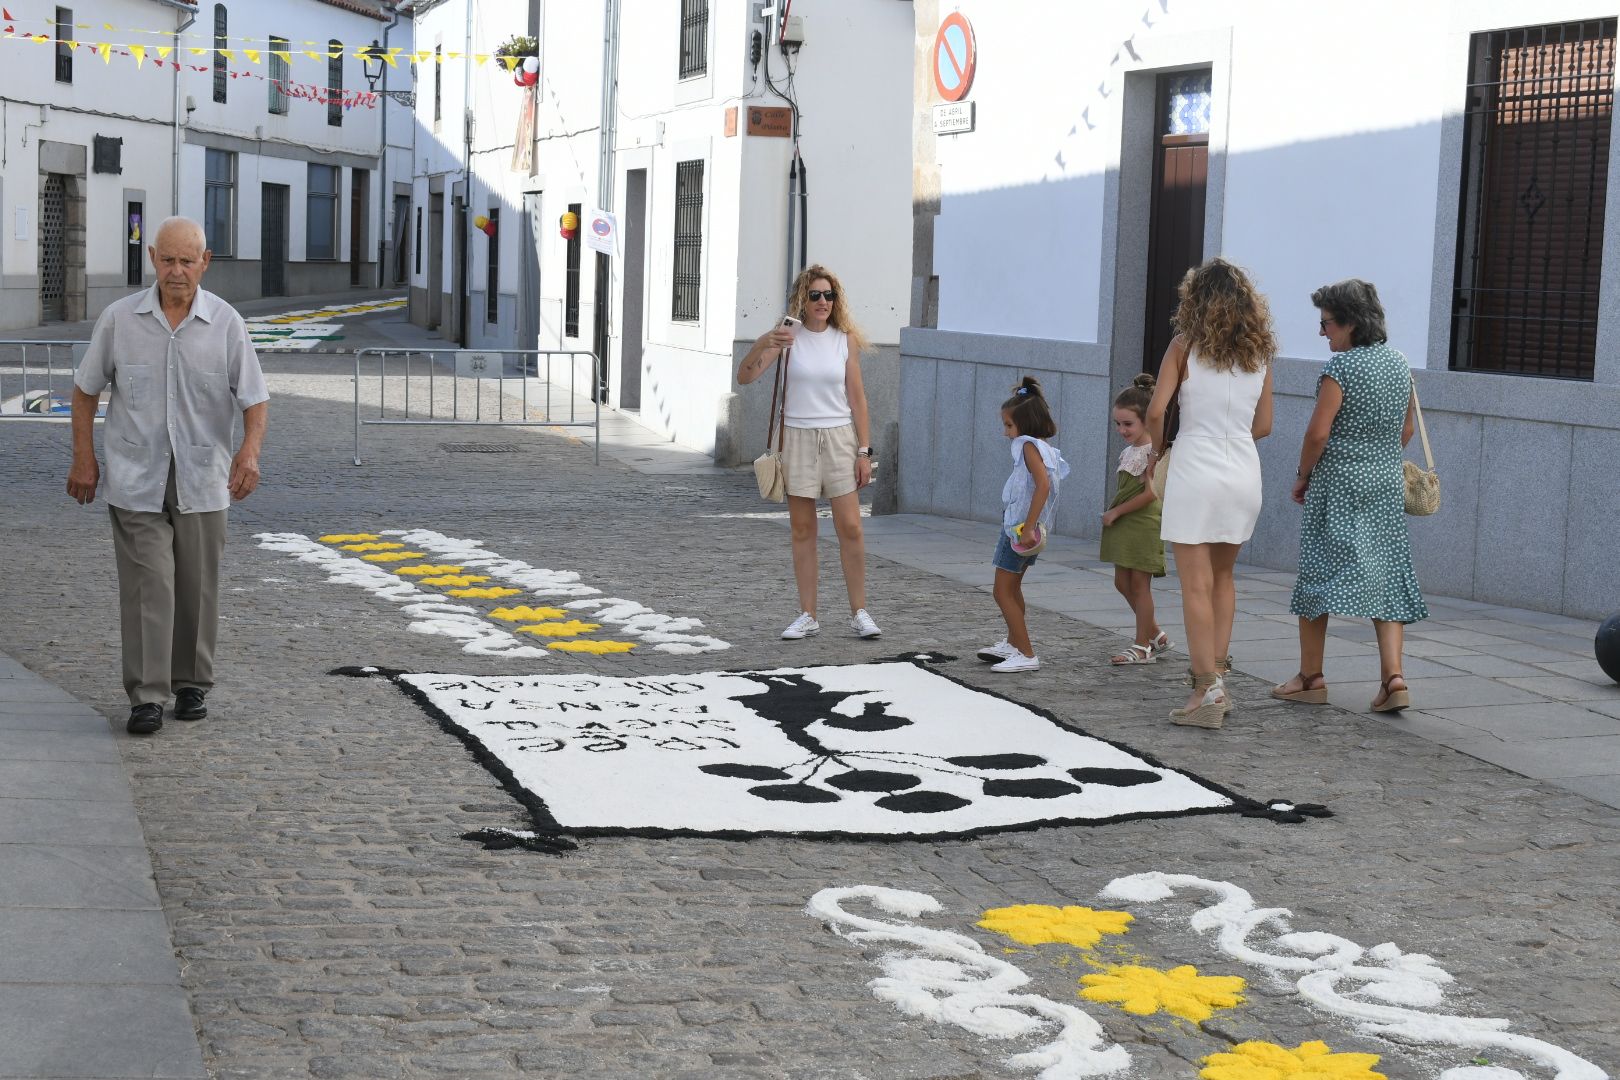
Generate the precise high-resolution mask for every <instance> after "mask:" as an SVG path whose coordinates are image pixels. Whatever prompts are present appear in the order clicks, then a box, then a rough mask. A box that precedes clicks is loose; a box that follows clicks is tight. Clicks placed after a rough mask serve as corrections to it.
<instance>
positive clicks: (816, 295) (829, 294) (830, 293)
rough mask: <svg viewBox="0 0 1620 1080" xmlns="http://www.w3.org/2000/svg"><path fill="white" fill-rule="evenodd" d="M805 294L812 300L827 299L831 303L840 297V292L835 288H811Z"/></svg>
mask: <svg viewBox="0 0 1620 1080" xmlns="http://www.w3.org/2000/svg"><path fill="white" fill-rule="evenodd" d="M805 295H806V296H808V297H809V298H810V299H811V300H821V299H826V301H827V303H829V304H830V303H832V302H833V301H834V300H837V299H838V293H837V291H836V290H833V289H811V290H810V291H809V292H807V293H805Z"/></svg>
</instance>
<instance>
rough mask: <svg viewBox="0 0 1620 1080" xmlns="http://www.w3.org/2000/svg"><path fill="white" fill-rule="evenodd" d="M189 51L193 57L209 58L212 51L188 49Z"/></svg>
mask: <svg viewBox="0 0 1620 1080" xmlns="http://www.w3.org/2000/svg"><path fill="white" fill-rule="evenodd" d="M187 51H188V52H190V53H191V55H192V56H207V55H208V54H209V52H210V51H211V50H209V49H188V50H187Z"/></svg>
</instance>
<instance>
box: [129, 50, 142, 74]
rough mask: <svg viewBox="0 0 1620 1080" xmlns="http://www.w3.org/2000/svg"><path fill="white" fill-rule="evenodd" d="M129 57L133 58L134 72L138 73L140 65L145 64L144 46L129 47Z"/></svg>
mask: <svg viewBox="0 0 1620 1080" xmlns="http://www.w3.org/2000/svg"><path fill="white" fill-rule="evenodd" d="M129 55H131V56H133V57H134V58H135V70H136V71H139V70H140V69H141V65H142V64H143V63H145V62H146V46H145V45H131V46H130V47H129Z"/></svg>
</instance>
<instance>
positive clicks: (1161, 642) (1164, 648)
mask: <svg viewBox="0 0 1620 1080" xmlns="http://www.w3.org/2000/svg"><path fill="white" fill-rule="evenodd" d="M1175 644H1176V643H1175V642H1173V641H1171V640H1170V635H1169V634H1167V633H1165V632H1164V631H1163V630H1160V631H1159V636H1158V637H1156V638H1154V639H1153V640H1152V641H1150V642H1148V647H1149V648H1151V649H1152V650H1153V655H1154V656H1157V655H1159V654H1160V653H1167V652H1169V651H1170V650H1171V649H1172V648H1174V647H1175Z"/></svg>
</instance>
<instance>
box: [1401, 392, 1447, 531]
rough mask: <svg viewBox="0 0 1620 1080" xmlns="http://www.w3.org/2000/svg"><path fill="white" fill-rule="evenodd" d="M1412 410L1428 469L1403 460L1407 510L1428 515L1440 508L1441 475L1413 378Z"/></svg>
mask: <svg viewBox="0 0 1620 1080" xmlns="http://www.w3.org/2000/svg"><path fill="white" fill-rule="evenodd" d="M1412 411H1413V413H1415V414H1416V415H1417V429H1418V437H1419V438H1420V439H1422V440H1423V460H1424V462H1425V463H1426V464H1427V465H1428V468H1427V469H1420V468H1418V466H1417V463H1416V462H1414V461H1402V462H1401V475H1402V477H1403V478H1404V479H1405V481H1406V512H1407V513H1408V514H1411V515H1412V516H1413V517H1427V516H1429V515H1430V514H1432V513H1434V512H1435V511H1436V510H1439V509H1440V475H1439V474H1438V473H1436V472H1435V471H1434V453H1433V452H1432V451H1431V450H1430V449H1429V430H1428V428H1426V427H1424V425H1423V406H1422V405H1419V404H1418V396H1417V380H1416V379H1413V380H1412Z"/></svg>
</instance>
